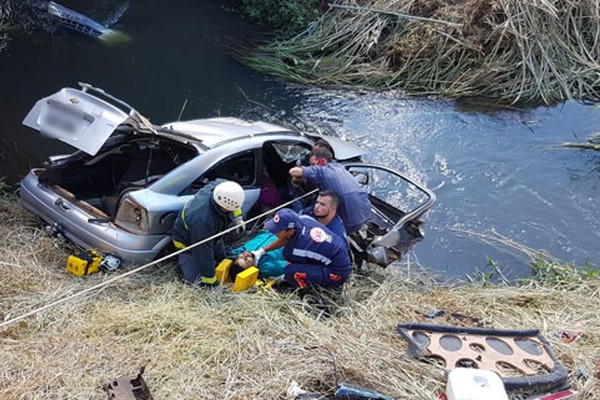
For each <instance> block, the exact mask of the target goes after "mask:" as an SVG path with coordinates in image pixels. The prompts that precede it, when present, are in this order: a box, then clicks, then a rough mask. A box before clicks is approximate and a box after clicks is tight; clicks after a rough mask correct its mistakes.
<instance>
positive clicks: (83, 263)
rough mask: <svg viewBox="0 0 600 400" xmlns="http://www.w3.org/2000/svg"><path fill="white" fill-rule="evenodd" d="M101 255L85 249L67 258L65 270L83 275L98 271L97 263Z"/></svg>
mask: <svg viewBox="0 0 600 400" xmlns="http://www.w3.org/2000/svg"><path fill="white" fill-rule="evenodd" d="M101 260H102V257H101V256H100V255H99V254H98V253H96V252H95V251H94V250H90V249H88V250H85V251H82V252H80V253H79V254H75V255H70V256H69V258H67V271H69V272H70V273H72V274H73V275H76V276H83V275H89V274H93V273H94V272H98V265H99V264H100V261H101Z"/></svg>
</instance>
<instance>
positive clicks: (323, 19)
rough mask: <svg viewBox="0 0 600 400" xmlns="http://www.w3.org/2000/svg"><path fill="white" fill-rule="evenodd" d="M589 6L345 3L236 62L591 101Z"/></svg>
mask: <svg viewBox="0 0 600 400" xmlns="http://www.w3.org/2000/svg"><path fill="white" fill-rule="evenodd" d="M254 3H256V4H258V3H260V2H258V1H256V2H254ZM264 3H265V4H266V3H268V2H264ZM278 3H281V4H287V3H294V2H289V1H279V2H278ZM596 5H597V4H596V1H593V0H581V1H562V0H561V1H546V0H543V1H533V0H508V1H500V0H453V1H450V0H436V1H430V0H399V1H379V0H345V1H340V2H336V3H334V2H331V3H330V4H329V8H328V9H327V11H326V12H324V14H323V15H321V16H320V17H319V18H318V19H316V20H314V21H313V22H312V23H310V24H309V25H307V26H306V27H305V29H304V31H302V32H300V33H299V34H297V35H296V36H293V37H291V38H287V39H279V40H275V41H273V42H271V43H268V44H265V45H261V46H258V48H256V49H253V51H252V53H251V54H248V53H246V52H240V54H239V56H240V58H241V59H243V60H244V61H245V62H246V63H247V64H248V65H250V66H251V67H253V68H255V69H257V70H260V71H262V72H265V73H268V74H271V75H274V76H278V77H283V78H288V79H293V80H295V81H298V82H302V83H308V84H316V85H328V86H339V87H351V88H368V89H401V90H403V91H404V92H406V93H407V94H417V95H423V94H436V95H443V96H448V97H454V98H458V97H471V96H474V97H486V98H488V99H493V100H495V101H497V102H499V103H511V104H513V103H523V102H534V103H540V102H541V103H546V104H553V103H555V102H558V101H562V100H567V99H582V100H589V101H598V99H599V98H600V80H598V74H599V73H600V64H599V61H598V60H600V44H599V37H600V11H599V9H598V8H597V7H596Z"/></svg>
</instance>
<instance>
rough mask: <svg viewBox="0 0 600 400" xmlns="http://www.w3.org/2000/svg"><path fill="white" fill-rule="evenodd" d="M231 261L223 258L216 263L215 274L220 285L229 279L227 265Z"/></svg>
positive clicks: (229, 265)
mask: <svg viewBox="0 0 600 400" xmlns="http://www.w3.org/2000/svg"><path fill="white" fill-rule="evenodd" d="M232 263H233V261H232V260H230V259H229V258H224V259H223V261H221V262H220V263H219V265H217V268H215V275H216V276H217V282H219V283H220V284H221V285H222V284H224V283H230V282H231V279H230V278H229V267H231V264H232Z"/></svg>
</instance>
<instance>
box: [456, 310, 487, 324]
mask: <svg viewBox="0 0 600 400" xmlns="http://www.w3.org/2000/svg"><path fill="white" fill-rule="evenodd" d="M450 316H451V317H452V318H455V319H457V320H459V321H460V322H464V323H468V324H470V325H473V326H478V327H483V323H482V322H481V319H479V318H477V317H471V316H469V315H464V314H460V313H457V312H453V313H451V314H450Z"/></svg>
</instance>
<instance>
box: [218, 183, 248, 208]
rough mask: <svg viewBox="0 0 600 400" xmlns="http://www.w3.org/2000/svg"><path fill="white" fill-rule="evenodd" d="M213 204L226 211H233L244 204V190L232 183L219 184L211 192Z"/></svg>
mask: <svg viewBox="0 0 600 400" xmlns="http://www.w3.org/2000/svg"><path fill="white" fill-rule="evenodd" d="M213 199H215V202H216V203H217V204H218V205H219V206H221V207H223V208H224V209H225V210H227V211H235V210H237V209H238V208H241V207H242V204H243V203H244V189H242V187H241V186H240V185H239V184H238V183H236V182H233V181H227V182H223V183H219V184H218V185H217V186H215V190H213Z"/></svg>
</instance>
